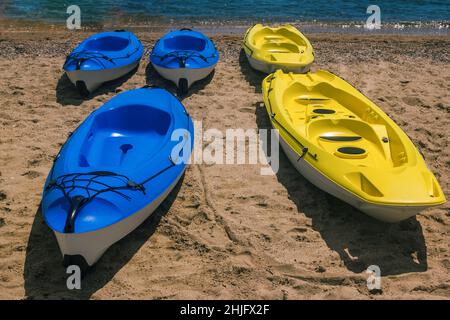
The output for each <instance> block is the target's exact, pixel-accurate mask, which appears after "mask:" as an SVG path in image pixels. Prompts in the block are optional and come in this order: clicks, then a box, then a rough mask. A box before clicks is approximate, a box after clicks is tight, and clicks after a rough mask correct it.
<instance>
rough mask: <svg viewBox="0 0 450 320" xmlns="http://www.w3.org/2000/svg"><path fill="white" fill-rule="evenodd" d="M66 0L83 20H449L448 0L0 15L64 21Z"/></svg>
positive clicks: (116, 4)
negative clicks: (376, 14) (373, 14)
mask: <svg viewBox="0 0 450 320" xmlns="http://www.w3.org/2000/svg"><path fill="white" fill-rule="evenodd" d="M71 4H76V5H78V6H79V7H80V8H81V13H82V21H83V22H85V23H103V22H106V21H109V20H111V19H116V20H117V19H126V20H130V19H131V20H135V21H140V20H145V21H151V20H168V21H171V20H193V21H200V22H201V21H233V20H236V21H256V20H263V21H304V22H314V21H319V22H355V23H364V22H365V20H366V19H367V17H368V14H367V13H366V9H367V7H368V5H370V4H377V5H378V6H379V7H380V8H381V19H382V22H442V21H444V22H448V21H450V1H449V0H433V1H406V0H400V1H388V0H377V1H364V0H347V1H344V0H338V1H327V0H314V1H311V0H310V1H300V0H271V1H269V0H258V1H257V0H229V1H220V0H218V1H214V0H213V1H211V0H209V1H208V0H196V1H188V0H184V1H183V0H148V1H145V0H122V1H117V0H94V1H92V0H72V1H61V0H0V16H5V17H9V18H20V19H27V20H39V21H50V22H64V21H65V19H66V18H67V16H68V15H67V14H66V8H67V6H69V5H71Z"/></svg>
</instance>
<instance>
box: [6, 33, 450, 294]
mask: <svg viewBox="0 0 450 320" xmlns="http://www.w3.org/2000/svg"><path fill="white" fill-rule="evenodd" d="M87 35H88V33H86V32H73V33H72V32H67V31H64V30H60V29H53V30H52V29H48V30H42V29H40V30H23V29H7V30H3V31H2V32H1V33H0V74H1V77H0V105H1V108H0V122H1V124H0V298H1V299H23V298H29V299H48V298H58V299H59V298H75V299H86V298H91V299H182V298H187V299H234V298H236V299H409V298H413V299H449V298H450V280H449V274H450V253H449V243H450V223H449V216H450V214H449V205H448V204H445V205H444V206H441V207H438V208H433V209H430V210H427V211H424V212H422V213H421V214H419V215H418V216H417V217H414V218H411V219H409V220H407V221H404V222H401V223H398V224H392V225H391V224H384V223H381V222H377V221H375V220H373V219H371V218H369V217H366V216H365V215H364V214H362V213H360V212H358V211H357V210H355V209H353V208H352V207H350V206H349V205H347V204H345V203H344V202H342V201H340V200H337V199H335V198H333V197H332V196H330V195H328V194H326V193H324V192H323V191H321V190H318V189H317V188H315V187H314V186H313V185H311V184H310V183H309V182H307V181H306V180H305V179H304V178H303V177H302V176H301V175H300V174H298V173H297V172H296V170H295V169H294V168H293V167H292V166H291V164H290V163H289V161H288V160H287V159H286V157H285V156H284V155H283V154H281V156H280V157H281V158H280V170H279V172H278V173H277V175H275V176H262V175H260V168H261V166H260V165H191V166H189V167H188V169H187V171H186V174H185V176H184V179H183V181H182V182H181V183H180V184H179V185H178V186H177V188H176V189H175V190H174V192H172V194H171V195H170V196H169V198H168V199H167V200H166V201H165V202H164V203H163V205H162V206H161V207H160V208H159V209H158V210H157V211H156V212H155V214H154V215H153V216H152V217H151V218H150V219H148V220H147V221H146V222H145V223H144V224H143V225H141V226H140V227H139V228H138V229H137V230H136V231H134V232H133V233H131V234H130V235H129V236H127V237H126V238H124V239H123V240H121V241H120V242H119V243H117V244H115V245H114V246H113V247H111V248H110V249H109V250H108V251H107V252H106V254H105V255H104V256H103V258H102V259H101V260H100V261H99V263H98V264H97V266H96V268H95V270H94V272H92V273H91V274H89V275H88V276H87V277H86V278H85V279H84V280H83V282H82V290H80V291H68V290H67V289H66V287H65V282H66V280H65V279H66V274H65V270H64V268H63V267H62V266H61V257H60V253H59V250H58V247H57V243H56V240H55V238H54V236H53V235H52V233H51V232H50V230H49V229H48V228H47V227H46V225H45V223H44V222H43V220H42V216H41V214H40V212H39V210H38V208H39V202H40V198H41V191H42V187H43V184H44V180H45V177H46V175H47V173H48V171H49V169H50V167H51V165H52V160H53V157H54V156H55V155H56V153H57V152H58V150H59V148H60V146H61V145H62V144H63V143H64V141H65V140H66V138H67V136H68V134H69V133H70V132H71V131H73V130H74V129H75V128H76V126H77V125H78V124H79V123H80V122H81V121H83V119H85V117H86V116H87V115H88V114H89V113H90V112H92V111H93V110H94V109H95V108H97V107H99V106H100V105H101V104H103V103H104V102H106V101H108V100H109V99H110V98H111V97H113V96H114V95H115V94H116V93H118V92H122V91H125V90H129V89H133V88H137V87H141V86H143V85H145V84H147V83H150V84H157V85H160V86H162V87H164V88H167V89H168V90H171V91H173V92H174V91H175V87H174V86H173V85H172V84H170V83H169V82H167V81H165V80H163V79H162V78H160V77H159V76H158V75H157V74H156V72H155V71H154V70H153V69H152V68H151V67H150V66H149V65H148V63H147V58H146V57H144V58H143V59H142V61H141V65H140V67H139V68H138V70H137V71H136V72H135V73H133V74H131V75H129V76H127V77H125V78H123V79H120V80H119V81H116V82H114V83H110V84H108V85H107V86H104V87H102V88H101V89H100V90H98V91H97V92H95V93H94V94H93V95H92V96H91V97H90V98H89V99H87V100H84V99H82V98H81V97H80V96H79V95H78V93H77V92H76V90H75V88H74V87H73V85H72V84H71V83H70V82H69V80H68V79H67V77H66V76H65V75H64V74H63V72H62V71H61V66H62V64H63V62H64V59H65V56H66V54H68V53H69V52H70V50H71V48H73V46H74V45H76V44H77V43H78V42H79V41H80V40H81V39H83V38H85V37H86V36H87ZM137 35H138V36H139V37H140V39H141V40H142V42H143V44H144V46H145V47H146V49H150V48H151V47H152V46H153V44H154V43H155V40H156V39H158V37H159V36H160V35H161V34H159V33H145V32H137ZM307 36H308V37H309V38H310V40H311V42H312V44H313V46H314V47H315V53H316V63H315V65H314V67H313V70H315V69H318V68H323V69H327V70H330V71H331V72H333V73H336V74H337V75H339V76H341V77H343V78H344V79H346V80H347V81H349V82H350V83H351V84H352V85H354V86H356V87H357V88H358V89H360V90H361V91H362V92H363V93H364V94H365V95H367V96H368V97H369V98H370V99H372V100H373V101H374V102H375V103H377V104H378V105H379V106H380V107H381V108H382V109H383V110H384V111H385V112H387V113H388V114H389V115H390V116H391V117H392V119H394V120H395V121H396V122H397V123H398V124H399V125H400V127H401V128H402V129H403V130H404V131H405V132H406V133H407V134H408V135H409V136H410V137H411V139H412V140H413V142H414V143H415V144H416V145H417V146H418V147H419V148H420V150H421V151H422V153H423V154H424V156H425V159H426V162H427V164H428V166H429V168H430V169H431V170H432V171H433V172H434V174H435V175H436V177H437V178H438V180H439V182H440V184H441V186H442V188H443V190H444V192H445V193H446V196H447V198H448V197H449V190H450V186H449V182H450V173H449V167H450V155H449V147H448V144H449V133H448V132H449V130H448V128H449V124H450V123H449V122H450V116H449V114H450V68H449V67H448V66H449V63H450V56H449V55H448V52H449V49H450V38H449V37H439V36H398V35H397V36H392V35H390V36H382V35H377V36H370V35H338V34H307ZM212 38H213V40H214V41H215V43H216V45H217V47H218V49H219V50H220V52H221V60H220V62H219V64H218V65H217V68H216V71H215V73H214V74H213V76H212V77H209V78H208V79H206V80H205V81H202V82H200V83H198V84H195V85H194V86H193V88H192V90H191V93H190V94H189V95H188V96H187V97H186V98H185V99H183V103H184V105H185V106H186V108H187V109H188V110H189V112H190V114H191V115H192V117H193V119H194V120H202V121H203V127H204V129H208V128H217V129H219V130H225V129H227V128H243V129H250V128H255V129H256V128H269V125H270V123H269V120H268V118H267V116H266V112H265V109H264V107H263V100H262V95H261V80H262V79H263V77H264V76H263V75H262V74H260V73H258V72H255V71H253V70H252V69H251V68H250V67H249V65H248V63H247V61H246V58H245V55H244V54H243V52H242V51H241V36H237V35H232V34H228V35H227V34H213V37H212ZM372 264H376V265H378V266H380V268H381V272H382V276H383V278H382V291H381V292H369V290H368V289H367V287H366V278H367V274H366V273H365V270H366V268H367V267H368V266H369V265H372Z"/></svg>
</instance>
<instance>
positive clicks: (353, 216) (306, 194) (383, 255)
mask: <svg viewBox="0 0 450 320" xmlns="http://www.w3.org/2000/svg"><path fill="white" fill-rule="evenodd" d="M256 121H257V125H258V127H259V128H260V129H270V128H271V124H270V120H269V118H268V116H267V113H266V109H265V107H264V105H263V104H261V103H258V104H257V105H256ZM269 137H270V136H269ZM268 145H269V146H270V141H269V143H268ZM269 152H270V151H269ZM277 179H278V181H279V182H280V183H281V184H283V186H284V187H285V188H286V190H287V191H288V195H289V199H291V200H292V201H293V202H294V203H295V205H296V206H297V210H298V212H302V213H304V214H305V215H306V216H307V217H308V218H310V219H311V220H312V228H313V229H314V230H316V231H318V232H319V233H320V234H321V236H322V239H323V240H324V241H325V242H326V244H327V245H328V247H329V248H330V249H332V250H333V251H336V252H337V253H338V254H339V256H340V258H341V260H342V262H343V263H344V265H345V266H346V268H347V269H348V270H350V271H352V272H356V273H360V272H363V271H365V270H366V269H367V267H368V266H370V265H378V266H379V267H380V269H381V274H382V275H398V274H402V273H408V272H423V271H426V270H427V250H426V245H425V240H424V237H423V233H422V227H421V225H420V223H419V222H418V221H417V220H416V218H415V217H412V218H410V219H408V220H405V221H402V222H400V223H395V224H388V223H383V222H380V221H377V220H375V219H372V218H370V217H368V216H366V215H365V214H363V213H361V212H360V211H358V210H357V209H355V208H353V207H351V206H350V205H348V204H347V203H345V202H343V201H341V200H339V199H337V198H335V197H333V196H331V195H329V194H328V193H326V192H324V191H322V190H320V189H318V188H317V187H315V186H314V185H313V184H311V183H310V182H309V181H307V180H306V179H305V178H304V177H303V176H302V175H300V173H298V171H297V170H296V169H295V168H294V166H292V164H291V163H290V161H289V160H288V158H287V157H286V155H285V154H284V153H283V152H281V151H280V168H279V170H278V173H277Z"/></svg>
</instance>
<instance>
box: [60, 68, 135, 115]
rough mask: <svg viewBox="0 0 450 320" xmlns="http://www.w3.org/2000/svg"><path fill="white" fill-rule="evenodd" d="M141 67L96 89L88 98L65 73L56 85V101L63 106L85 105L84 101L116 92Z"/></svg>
mask: <svg viewBox="0 0 450 320" xmlns="http://www.w3.org/2000/svg"><path fill="white" fill-rule="evenodd" d="M138 68H139V66H137V67H136V68H134V69H133V70H131V71H130V72H128V73H127V74H125V75H123V76H122V77H120V78H117V79H114V80H111V81H108V82H105V83H103V84H102V85H101V87H99V88H98V89H96V90H95V91H94V92H92V93H90V94H89V95H88V96H86V97H83V96H82V95H81V94H80V93H79V92H78V90H77V88H76V87H75V86H74V84H73V83H72V82H71V81H70V79H69V77H68V76H67V74H66V73H63V74H62V76H61V77H60V78H59V80H58V83H57V84H56V101H57V102H58V103H59V104H61V105H63V106H67V105H75V106H79V105H80V104H82V103H83V101H86V100H90V99H92V98H95V97H96V96H99V95H102V94H105V93H110V92H115V91H116V89H117V88H118V87H120V86H121V85H122V84H124V83H125V82H127V81H128V80H129V79H130V78H131V77H132V76H133V75H134V74H135V73H136V71H137V70H138Z"/></svg>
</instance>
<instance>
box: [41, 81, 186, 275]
mask: <svg viewBox="0 0 450 320" xmlns="http://www.w3.org/2000/svg"><path fill="white" fill-rule="evenodd" d="M193 139H194V127H193V123H192V119H191V117H190V116H189V114H188V113H187V112H186V109H185V108H184V106H183V105H182V104H181V102H179V101H178V100H177V99H176V98H175V97H174V96H173V95H172V94H171V93H169V92H167V91H166V90H163V89H156V88H142V89H136V90H130V91H127V92H124V93H121V94H119V95H117V96H116V97H114V98H112V99H111V100H110V101H108V102H107V103H105V104H104V105H103V106H102V107H100V108H99V109H97V110H96V111H94V112H93V113H92V114H91V115H90V116H89V117H88V118H86V120H85V121H84V122H83V123H82V124H81V125H80V126H79V127H78V128H77V129H76V131H75V132H74V133H73V134H72V135H71V136H70V137H69V139H68V140H67V142H66V143H65V144H64V146H63V147H62V148H61V150H60V153H59V154H58V156H57V157H56V159H55V162H54V165H53V167H52V169H51V171H50V173H49V175H48V177H47V180H46V183H45V187H44V191H43V199H42V213H43V216H44V219H45V221H46V223H47V225H48V226H49V227H50V228H51V229H52V230H53V231H54V233H55V235H56V238H57V241H58V244H59V247H60V249H61V251H62V254H63V257H64V259H65V262H66V264H70V263H73V262H74V261H75V262H76V263H75V264H78V265H80V264H82V265H84V266H91V265H92V264H94V263H95V262H96V261H97V260H98V259H99V257H100V256H101V255H102V254H103V253H104V252H105V250H106V249H107V248H108V247H109V246H111V245H112V244H113V243H115V242H117V241H118V240H120V239H121V238H122V237H124V236H125V235H127V234H128V233H129V232H131V231H132V230H133V229H135V228H136V227H137V226H138V225H139V224H140V223H142V222H143V221H144V220H145V219H146V218H147V217H148V216H149V215H150V214H151V213H152V212H153V211H154V210H155V209H156V208H157V207H158V205H159V204H160V203H161V202H162V201H163V200H164V199H165V198H166V196H167V195H168V194H169V192H170V191H171V190H172V189H173V188H174V186H175V185H176V183H177V182H178V180H179V179H180V177H181V176H182V173H183V172H184V170H185V168H186V164H187V162H188V161H189V158H190V155H191V150H192V147H193V141H194V140H193Z"/></svg>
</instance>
